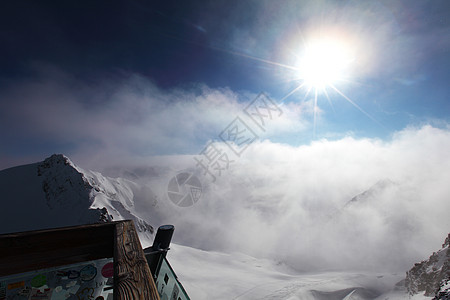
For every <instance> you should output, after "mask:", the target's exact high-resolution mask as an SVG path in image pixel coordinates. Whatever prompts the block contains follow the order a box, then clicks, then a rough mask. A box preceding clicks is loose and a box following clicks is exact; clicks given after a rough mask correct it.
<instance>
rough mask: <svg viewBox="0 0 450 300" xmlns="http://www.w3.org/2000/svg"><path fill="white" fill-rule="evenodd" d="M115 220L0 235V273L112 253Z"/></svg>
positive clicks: (20, 271) (60, 263)
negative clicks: (112, 221)
mask: <svg viewBox="0 0 450 300" xmlns="http://www.w3.org/2000/svg"><path fill="white" fill-rule="evenodd" d="M116 224H117V223H102V224H91V225H82V226H74V227H64V228H57V229H46V230H37V231H28V232H20V233H12V234H3V235H0V277H3V276H7V275H12V274H18V273H24V272H28V271H34V270H39V269H46V268H51V267H57V266H63V265H69V264H74V263H80V262H84V261H90V260H96V259H101V258H109V257H113V255H114V228H115V226H116Z"/></svg>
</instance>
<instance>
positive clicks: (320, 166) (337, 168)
mask: <svg viewBox="0 0 450 300" xmlns="http://www.w3.org/2000/svg"><path fill="white" fill-rule="evenodd" d="M449 147H450V130H449V128H448V127H447V128H442V129H439V128H435V127H431V126H423V127H420V128H407V129H405V130H403V131H400V132H397V133H396V134H395V135H393V137H392V140H390V141H381V140H376V139H354V138H342V139H340V140H336V141H328V140H320V141H316V142H313V143H312V144H310V145H304V146H300V147H292V146H288V145H283V144H277V143H273V142H270V141H268V140H265V141H258V142H255V143H254V144H252V145H251V146H250V147H249V148H248V149H247V150H246V151H245V153H244V154H243V156H242V157H241V158H237V159H236V161H235V162H234V164H231V165H230V170H229V171H227V172H225V173H224V174H222V176H221V177H220V178H219V179H218V181H217V182H216V183H214V184H213V183H211V179H210V178H208V176H205V177H201V178H202V179H203V183H204V195H203V197H202V199H201V200H200V201H199V202H198V203H197V204H196V205H195V206H193V207H190V208H177V207H175V206H174V205H172V203H171V202H170V200H168V199H167V196H166V194H165V193H166V190H165V189H166V186H167V183H165V181H164V180H162V179H161V178H159V179H158V180H156V181H154V182H153V183H152V182H151V181H149V182H150V183H149V184H150V186H152V189H153V190H154V191H157V194H158V195H160V198H159V199H160V200H159V203H158V208H157V211H158V212H159V214H160V215H161V216H162V218H161V219H159V220H158V221H160V222H162V223H172V224H175V226H176V228H177V229H176V231H177V233H176V240H177V241H178V242H179V243H182V244H185V245H190V246H193V247H199V248H203V249H207V250H217V251H225V252H244V253H247V254H250V255H254V256H260V257H269V258H272V259H276V260H279V261H281V262H283V263H285V264H286V265H288V266H290V267H293V268H295V269H298V270H305V271H317V270H324V269H328V270H330V269H331V270H342V269H344V270H349V269H353V270H370V271H387V270H390V271H396V272H398V271H406V270H407V269H409V268H410V267H411V266H412V265H413V264H414V263H415V262H417V261H420V260H422V259H425V258H427V257H428V256H429V255H430V254H431V253H432V252H433V251H436V250H437V249H439V248H440V245H441V243H442V241H443V238H444V237H445V236H446V234H447V233H448V232H449V229H450V221H449V219H448V212H449V211H450V201H449V197H450V187H449V185H448V182H449V180H450V159H449V157H448V153H447V150H446V149H449ZM189 159H190V160H191V161H193V160H192V158H186V160H189ZM199 176H200V175H199ZM168 179H169V178H167V179H166V181H168ZM380 181H381V183H379V184H377V183H378V182H380ZM386 182H387V183H386ZM371 187H373V188H372V190H371V192H370V193H366V194H365V195H366V196H364V197H362V198H361V199H360V200H359V201H357V202H355V203H352V204H351V205H350V204H348V205H347V203H348V202H349V201H350V199H352V198H353V197H354V196H356V195H358V194H360V193H362V192H364V191H366V190H369V189H370V188H371ZM153 209H154V208H153Z"/></svg>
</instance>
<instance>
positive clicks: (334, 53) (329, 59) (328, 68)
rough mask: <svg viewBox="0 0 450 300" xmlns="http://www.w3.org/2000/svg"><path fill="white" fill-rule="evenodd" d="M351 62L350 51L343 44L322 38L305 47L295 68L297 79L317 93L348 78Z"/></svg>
mask: <svg viewBox="0 0 450 300" xmlns="http://www.w3.org/2000/svg"><path fill="white" fill-rule="evenodd" d="M352 61H353V58H352V55H351V51H350V49H349V48H348V47H347V46H346V45H345V44H344V43H343V42H340V41H338V40H334V39H329V38H322V39H316V40H312V41H310V42H309V43H308V44H306V45H305V49H304V50H303V52H302V53H301V55H300V56H299V58H298V63H297V66H296V68H297V70H298V76H299V77H300V78H299V79H300V80H302V81H303V82H304V84H305V85H307V86H309V87H310V88H314V89H315V90H316V91H317V90H323V89H325V88H326V87H327V86H331V85H333V84H335V83H336V82H337V81H340V80H343V79H345V78H346V77H348V74H347V72H348V69H349V66H350V64H351V62H352Z"/></svg>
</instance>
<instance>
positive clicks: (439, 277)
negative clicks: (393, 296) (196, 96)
mask: <svg viewBox="0 0 450 300" xmlns="http://www.w3.org/2000/svg"><path fill="white" fill-rule="evenodd" d="M405 286H406V289H407V290H408V293H409V294H410V295H415V294H419V293H422V292H424V295H425V296H428V297H433V296H435V298H434V299H436V300H437V299H450V233H449V234H448V236H447V238H446V239H445V241H444V244H442V248H441V249H440V250H439V251H437V252H434V253H433V254H432V255H431V256H430V258H429V259H428V260H424V261H422V262H420V263H416V264H415V265H414V267H412V268H411V270H409V271H408V272H406V281H405Z"/></svg>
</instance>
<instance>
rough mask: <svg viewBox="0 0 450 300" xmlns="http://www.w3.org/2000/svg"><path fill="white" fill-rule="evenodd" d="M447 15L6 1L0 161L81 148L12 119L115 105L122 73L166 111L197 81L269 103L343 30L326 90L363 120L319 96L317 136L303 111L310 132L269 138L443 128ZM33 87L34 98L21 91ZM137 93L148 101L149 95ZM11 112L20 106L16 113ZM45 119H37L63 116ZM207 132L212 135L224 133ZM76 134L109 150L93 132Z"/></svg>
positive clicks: (391, 9)
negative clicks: (311, 50) (339, 69)
mask: <svg viewBox="0 0 450 300" xmlns="http://www.w3.org/2000/svg"><path fill="white" fill-rule="evenodd" d="M449 14H450V3H449V2H448V1H444V0H441V1H277V2H275V1H209V2H206V1H58V2H56V1H39V2H37V1H8V2H6V1H4V2H2V3H1V4H0V42H1V47H0V96H1V98H0V104H1V108H2V110H3V111H2V112H1V113H0V117H2V119H3V121H1V122H0V125H1V126H2V128H8V133H6V132H5V133H3V134H2V137H1V138H2V141H3V142H2V146H0V154H3V155H4V157H15V158H17V160H18V161H20V155H22V154H23V155H32V154H33V153H34V150H33V149H36V155H37V156H39V155H43V153H45V152H55V151H59V150H61V151H68V152H76V151H78V150H77V149H79V148H80V147H81V148H82V146H80V145H79V143H77V142H76V141H74V140H70V139H61V138H57V137H54V132H53V131H52V132H51V133H50V132H49V131H48V130H47V129H42V128H41V127H40V124H43V123H45V122H43V121H42V120H37V119H36V120H34V123H29V122H28V121H27V120H28V117H29V116H28V117H27V114H25V113H23V114H22V112H23V111H27V107H28V104H29V103H33V105H35V104H36V105H38V104H37V103H38V102H39V101H41V100H38V99H42V98H52V97H55V95H57V97H61V94H63V95H66V96H67V97H66V98H70V99H72V97H73V99H72V100H71V101H72V102H70V105H75V106H77V105H82V106H92V107H101V106H102V105H105V106H106V107H109V106H113V103H114V101H113V100H111V99H116V98H117V97H118V96H117V89H118V88H117V86H122V85H124V82H127V84H128V83H129V81H130V78H136V77H139V78H140V80H141V81H142V80H143V81H147V82H148V84H150V85H152V86H153V87H152V89H153V88H154V89H157V94H158V95H165V96H167V95H168V94H170V95H171V96H170V97H169V96H168V97H166V98H164V97H163V96H161V97H159V98H161V99H162V98H164V100H161V101H162V102H161V103H166V104H167V103H178V102H183V101H184V100H183V99H181V98H176V96H175V95H177V93H178V94H180V93H181V92H180V91H181V90H182V91H189V95H191V96H192V95H199V94H202V93H204V90H203V89H200V90H201V91H199V90H198V86H204V87H207V88H208V89H211V90H222V91H223V90H224V89H225V90H229V91H231V92H232V93H235V94H237V95H238V96H237V103H241V102H245V101H250V100H251V98H252V97H253V96H254V95H256V94H257V93H259V92H262V91H264V92H266V93H268V94H269V95H270V96H271V97H273V98H274V99H275V100H277V101H279V100H280V99H282V98H283V97H284V96H285V95H287V94H288V93H289V92H290V91H291V90H292V89H294V88H295V87H297V86H298V85H299V84H300V83H301V82H299V81H293V80H292V79H293V74H292V71H290V70H289V69H287V68H285V67H283V66H279V65H276V64H274V63H279V64H283V65H287V66H290V65H292V64H293V61H294V59H295V55H296V51H298V49H301V47H302V44H304V43H305V41H306V42H307V39H308V37H310V36H312V35H313V33H314V32H316V34H317V32H320V33H321V34H325V33H327V32H331V33H332V32H334V31H339V32H341V33H342V32H344V33H345V34H347V35H349V36H352V37H353V38H354V40H357V41H358V43H359V48H358V49H359V51H360V52H359V53H358V54H359V55H360V57H357V59H358V61H357V62H358V65H357V66H356V67H355V72H354V73H353V74H352V77H351V78H349V79H350V80H349V82H346V83H343V84H339V85H336V87H337V88H338V89H339V90H340V91H342V92H343V93H344V94H345V95H346V96H348V97H349V98H350V99H351V100H352V101H354V102H355V103H357V105H358V106H359V107H360V108H361V109H363V110H364V111H365V112H367V113H368V114H369V115H370V117H368V116H367V115H366V114H364V113H362V112H361V111H360V110H358V109H357V108H355V106H354V105H352V104H351V103H349V102H348V101H347V100H345V99H344V98H343V97H342V96H340V95H339V94H338V93H336V92H334V91H333V90H328V92H329V96H330V101H328V100H327V98H326V96H325V95H324V94H322V95H319V98H318V102H317V105H318V108H319V110H320V113H318V115H317V124H316V130H315V133H313V129H312V126H311V124H312V123H313V120H312V118H313V117H312V116H311V115H307V114H304V115H303V116H302V118H304V119H305V120H307V123H308V124H309V126H306V127H308V128H309V129H308V130H306V131H303V129H304V128H303V129H302V130H299V131H298V132H296V131H295V130H292V128H290V129H289V131H288V132H287V133H286V132H284V133H283V132H281V133H279V134H277V135H272V136H268V138H269V139H270V140H272V141H274V142H286V143H289V144H292V145H299V144H303V143H309V142H310V141H311V140H314V139H320V138H341V137H343V136H346V135H351V136H354V137H361V138H363V137H369V138H374V137H375V138H381V139H389V138H390V136H391V135H392V134H393V133H394V132H396V131H398V130H401V129H403V128H405V127H407V126H421V125H423V124H428V123H429V124H433V125H434V126H441V127H442V126H444V127H445V126H447V123H448V121H449V112H450V99H449V84H448V82H449V80H448V79H449V69H450V68H449V67H450V53H449V49H450V41H449V36H450V21H449V18H448V15H449ZM268 62H269V63H268ZM44 83H45V84H44ZM40 84H44V85H45V88H43V87H42V86H40ZM145 84H146V83H144V84H143V85H145ZM37 88H39V93H38V94H39V97H36V98H35V99H34V97H33V96H29V95H33V94H36V90H35V89H37ZM21 89H23V90H21ZM96 89H101V92H99V91H98V90H96ZM152 89H150V90H152ZM44 90H45V91H47V92H48V97H47V96H46V94H45V93H44V92H43V91H44ZM137 90H139V91H140V93H141V94H142V93H144V94H145V93H146V92H145V91H144V90H146V88H145V87H142V86H140V87H139V88H137ZM25 91H26V92H25ZM142 91H144V92H142ZM135 92H136V91H134V92H133V93H135ZM305 93H306V90H300V91H299V92H297V93H295V94H293V95H292V96H291V97H289V98H288V99H286V100H285V104H289V103H292V104H293V105H297V106H302V105H303V106H302V107H306V106H307V105H308V103H311V101H312V100H313V99H311V97H312V96H311V95H312V94H313V93H312V94H311V93H310V94H309V95H308V96H306V97H305ZM25 94H26V96H24V95H25ZM18 95H21V96H18ZM68 95H70V97H69V96H68ZM19 98H20V99H21V100H20V101H19V100H18V99H19ZM66 98H64V99H66ZM159 98H158V99H159ZM24 99H25V100H24ZM55 101H56V100H55ZM187 101H189V100H187ZM44 102H45V101H44ZM14 105H17V107H19V106H20V107H21V108H24V109H23V110H22V111H21V113H20V114H17V110H21V109H19V108H17V107H15V108H14ZM45 105H48V103H47V104H45ZM45 105H43V106H42V107H45ZM133 105H135V104H133ZM161 105H162V106H164V104H161ZM28 109H29V110H32V108H31V106H30V107H28ZM33 109H34V108H33ZM55 110H56V108H55ZM46 111H47V112H48V115H46V116H45V117H44V116H43V117H42V118H43V119H44V121H45V120H47V121H48V119H52V118H54V115H55V114H61V113H62V112H61V111H51V112H49V110H48V109H47V110H46ZM97 113H98V112H97ZM224 113H225V114H227V113H228V112H224ZM42 114H44V115H45V114H46V113H45V112H42ZM24 118H25V119H24ZM172 118H176V117H173V116H172ZM194 118H195V117H194ZM199 118H200V117H199ZM231 118H232V116H230V119H231ZM372 118H373V119H375V121H374V120H372ZM32 119H33V118H32ZM91 125H92V126H91V127H90V128H92V130H95V128H96V127H97V126H95V125H94V124H91ZM216 125H217V126H216V127H214V128H215V129H217V130H219V129H220V128H221V126H222V127H223V124H222V123H220V124H216ZM55 126H56V127H58V126H61V128H65V127H64V126H62V125H61V124H60V123H57V122H56V121H55V122H54V123H52V125H51V126H48V127H55ZM180 126H182V125H178V127H180ZM162 127H164V126H162ZM205 127H208V126H205ZM45 128H47V127H45ZM71 128H77V126H74V127H71ZM38 129H40V130H41V131H39V130H38ZM61 130H62V131H63V130H65V131H67V129H61ZM69 131H70V130H69ZM75 131H77V130H75ZM77 132H79V131H77ZM209 134H210V133H209V132H208V131H207V130H206V131H205V132H204V133H203V134H198V133H196V134H195V142H193V144H192V145H190V146H186V147H185V148H183V147H181V148H182V149H183V150H179V151H178V150H174V149H172V148H171V146H164V147H162V146H159V148H158V147H157V148H158V149H159V150H158V151H155V152H154V153H157V154H162V153H165V152H167V153H190V152H196V151H195V150H194V149H196V147H197V148H200V147H201V145H203V144H204V143H205V142H206V141H207V140H208V139H211V138H213V137H209V138H208V136H209ZM62 135H63V134H62ZM43 136H45V138H44V137H43ZM83 139H86V140H89V139H92V142H93V143H98V144H99V145H102V144H104V143H105V142H104V141H103V142H102V141H98V140H96V138H95V137H92V136H90V137H83ZM44 140H45V141H46V142H45V143H44V142H41V143H35V142H32V141H44ZM162 143H163V142H162ZM62 145H64V146H62ZM195 145H196V146H195ZM52 147H53V148H52ZM177 149H180V147H178V148H177ZM53 150H55V151H53ZM138 152H139V151H138ZM20 153H22V154H20ZM152 153H153V152H152ZM5 161H9V158H5ZM8 164H9V163H7V162H6V163H4V164H3V165H8Z"/></svg>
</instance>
